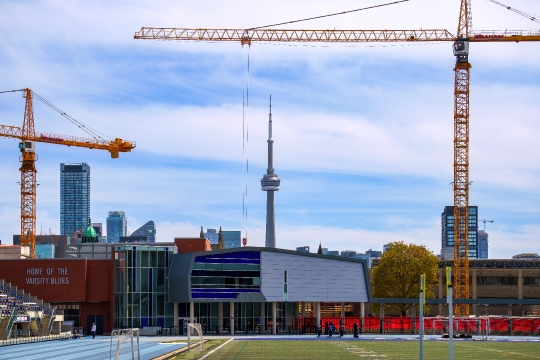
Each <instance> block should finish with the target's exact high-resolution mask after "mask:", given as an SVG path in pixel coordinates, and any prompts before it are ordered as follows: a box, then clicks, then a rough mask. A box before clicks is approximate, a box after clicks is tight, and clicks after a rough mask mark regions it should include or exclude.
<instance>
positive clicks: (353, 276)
mask: <svg viewBox="0 0 540 360" xmlns="http://www.w3.org/2000/svg"><path fill="white" fill-rule="evenodd" d="M285 270H287V284H288V286H287V290H288V293H287V301H305V302H309V301H313V302H319V301H321V302H368V293H367V288H366V280H365V274H364V266H363V265H362V264H361V263H354V262H349V261H340V260H333V259H323V258H319V257H311V256H302V255H292V254H284V253H277V252H270V251H261V292H262V294H263V295H264V296H265V297H266V299H267V301H284V292H283V284H284V272H285Z"/></svg>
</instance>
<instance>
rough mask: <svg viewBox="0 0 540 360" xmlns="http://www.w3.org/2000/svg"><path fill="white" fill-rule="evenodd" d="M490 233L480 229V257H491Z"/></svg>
mask: <svg viewBox="0 0 540 360" xmlns="http://www.w3.org/2000/svg"><path fill="white" fill-rule="evenodd" d="M488 237H489V235H488V233H487V232H485V231H484V230H479V231H478V258H479V259H487V258H488V257H489V242H488Z"/></svg>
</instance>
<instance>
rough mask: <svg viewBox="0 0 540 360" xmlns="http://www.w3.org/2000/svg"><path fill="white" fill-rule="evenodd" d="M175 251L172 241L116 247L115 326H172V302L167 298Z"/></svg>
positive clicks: (118, 327) (122, 327) (119, 327)
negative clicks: (170, 270)
mask: <svg viewBox="0 0 540 360" xmlns="http://www.w3.org/2000/svg"><path fill="white" fill-rule="evenodd" d="M174 252H175V246H174V244H170V245H167V246H165V245H163V246H161V245H151V246H150V245H136V246H134V245H126V246H116V247H115V269H114V272H115V273H114V327H115V328H117V329H124V328H138V327H144V326H159V325H160V324H161V325H162V326H164V327H172V326H174V318H173V316H174V304H173V303H169V302H168V287H169V285H168V274H169V267H170V265H171V263H172V259H173V255H174Z"/></svg>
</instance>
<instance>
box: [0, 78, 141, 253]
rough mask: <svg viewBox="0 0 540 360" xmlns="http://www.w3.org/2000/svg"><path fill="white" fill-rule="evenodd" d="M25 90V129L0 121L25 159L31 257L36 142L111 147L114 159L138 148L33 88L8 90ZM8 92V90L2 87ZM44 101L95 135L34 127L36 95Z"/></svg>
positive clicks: (25, 238) (24, 238)
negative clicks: (87, 122) (87, 123)
mask: <svg viewBox="0 0 540 360" xmlns="http://www.w3.org/2000/svg"><path fill="white" fill-rule="evenodd" d="M16 91H22V93H23V97H24V98H25V99H26V105H25V108H24V121H23V126H22V129H21V128H19V127H16V126H7V125H0V136H3V137H8V138H15V139H19V140H20V142H19V150H20V152H21V156H20V157H19V161H20V162H21V163H22V164H21V167H20V169H19V170H20V171H21V246H29V247H30V254H31V257H32V258H35V257H36V173H37V171H36V167H35V162H36V160H37V154H36V148H35V143H36V142H43V143H49V144H58V145H66V146H77V147H84V148H88V149H100V150H108V151H109V152H110V153H111V157H112V158H113V159H116V158H118V154H119V153H120V152H129V151H131V149H134V148H135V142H132V141H124V140H122V139H114V140H104V139H102V138H100V137H99V135H97V134H98V133H97V132H96V131H95V130H92V129H90V128H88V127H86V126H84V125H83V124H81V123H80V122H78V121H76V120H75V119H73V118H71V117H69V115H67V114H66V113H64V112H63V111H61V110H60V109H58V108H57V107H55V106H54V105H52V104H51V103H49V102H48V101H46V100H45V99H43V98H42V97H41V96H39V95H37V94H36V93H34V92H33V91H32V90H30V89H28V88H27V89H22V90H11V91H9V92H16ZM3 92H8V91H3ZM34 96H35V97H36V98H38V99H39V100H41V101H43V102H44V103H45V104H47V105H48V106H51V107H52V108H53V109H55V110H56V111H58V112H60V113H61V114H62V115H64V116H66V117H68V118H69V119H70V120H72V121H75V122H76V123H77V125H78V126H79V127H83V128H87V129H89V130H90V131H89V133H90V134H96V136H95V138H81V137H77V136H66V135H58V134H50V133H42V132H38V131H36V130H35V129H34V106H33V97H34Z"/></svg>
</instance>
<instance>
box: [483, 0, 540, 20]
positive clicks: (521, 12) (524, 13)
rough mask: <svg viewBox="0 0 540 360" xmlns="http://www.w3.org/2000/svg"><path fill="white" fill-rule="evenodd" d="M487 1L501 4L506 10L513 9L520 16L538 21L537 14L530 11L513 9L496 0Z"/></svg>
mask: <svg viewBox="0 0 540 360" xmlns="http://www.w3.org/2000/svg"><path fill="white" fill-rule="evenodd" d="M487 1H489V2H492V3H494V4H497V5H500V6H502V7H505V8H507V9H508V10H510V11H513V12H515V13H516V14H519V15H521V16H524V17H526V18H527V19H529V20H532V21H534V22H537V23H540V19H538V16H537V15H534V14H531V13H527V12H525V11H521V10H518V9H514V8H513V7H510V6H508V5H504V4H502V3H500V2H498V1H495V0H487Z"/></svg>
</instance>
